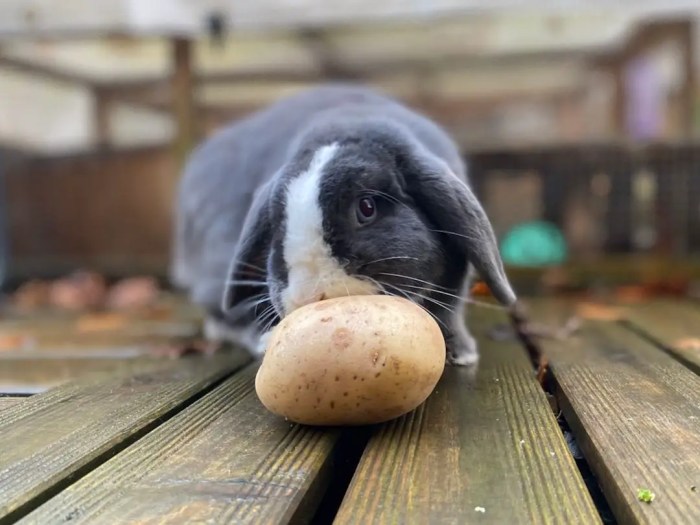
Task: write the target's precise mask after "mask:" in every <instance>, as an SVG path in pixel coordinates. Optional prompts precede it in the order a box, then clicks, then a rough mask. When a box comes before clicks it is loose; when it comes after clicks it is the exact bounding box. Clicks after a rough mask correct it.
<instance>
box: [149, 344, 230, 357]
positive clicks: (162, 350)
mask: <svg viewBox="0 0 700 525" xmlns="http://www.w3.org/2000/svg"><path fill="white" fill-rule="evenodd" d="M222 346H223V345H222V344H221V343H218V342H215V341H205V340H196V341H182V342H172V343H169V344H164V345H158V346H154V347H153V348H152V349H151V355H153V356H155V357H169V358H171V359H177V358H179V357H184V356H186V355H192V354H203V355H206V356H211V355H214V354H215V353H216V352H218V351H219V350H220V349H221V348H222Z"/></svg>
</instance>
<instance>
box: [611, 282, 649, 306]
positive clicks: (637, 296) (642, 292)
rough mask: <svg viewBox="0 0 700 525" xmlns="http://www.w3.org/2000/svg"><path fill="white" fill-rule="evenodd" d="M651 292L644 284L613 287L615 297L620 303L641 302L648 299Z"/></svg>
mask: <svg viewBox="0 0 700 525" xmlns="http://www.w3.org/2000/svg"><path fill="white" fill-rule="evenodd" d="M651 295H652V293H651V292H650V291H649V290H648V289H647V288H646V287H644V286H641V285H637V286H619V287H618V288H616V289H615V298H616V299H617V300H618V301H619V302H622V303H641V302H644V301H646V300H648V299H649V297H650V296H651Z"/></svg>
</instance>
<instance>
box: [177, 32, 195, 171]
mask: <svg viewBox="0 0 700 525" xmlns="http://www.w3.org/2000/svg"><path fill="white" fill-rule="evenodd" d="M171 46H172V61H173V63H172V67H173V73H172V104H173V106H172V111H173V118H174V120H175V126H176V128H175V140H174V144H173V148H174V154H175V158H176V159H177V162H178V165H182V164H183V163H184V162H185V159H186V158H187V155H188V154H189V152H190V149H191V148H192V145H193V144H194V141H195V140H196V137H195V135H196V132H195V115H194V75H193V72H192V41H191V40H188V39H185V38H174V39H173V40H172V43H171Z"/></svg>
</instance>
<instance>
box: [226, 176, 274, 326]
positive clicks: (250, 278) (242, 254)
mask: <svg viewBox="0 0 700 525" xmlns="http://www.w3.org/2000/svg"><path fill="white" fill-rule="evenodd" d="M273 180H274V179H273ZM273 187H274V184H273V181H269V182H268V183H266V184H265V185H264V186H261V187H260V188H259V190H258V191H257V192H256V194H255V195H254V197H253V202H252V204H251V206H250V209H249V210H248V214H247V215H246V219H245V222H244V223H243V227H242V228H241V234H240V237H239V239H238V245H237V247H236V250H235V253H234V255H233V259H232V260H231V264H230V266H229V271H228V275H227V280H226V285H225V289H224V296H223V301H222V309H223V311H224V312H225V313H226V312H230V310H231V309H232V308H233V307H234V306H236V305H238V304H240V303H241V302H242V301H243V300H245V299H248V298H250V297H251V296H253V295H256V294H260V293H262V292H264V291H265V286H266V285H265V284H264V281H265V277H264V271H261V270H264V269H265V268H266V266H267V255H268V253H269V247H270V242H271V239H272V222H271V219H270V206H271V203H272V198H271V197H272V190H273Z"/></svg>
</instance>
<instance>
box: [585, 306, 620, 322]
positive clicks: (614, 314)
mask: <svg viewBox="0 0 700 525" xmlns="http://www.w3.org/2000/svg"><path fill="white" fill-rule="evenodd" d="M576 315H577V316H578V317H580V318H582V319H590V320H595V321H619V320H620V319H622V317H623V316H622V309H621V308H618V307H615V306H608V305H605V304H599V303H578V304H577V305H576Z"/></svg>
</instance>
